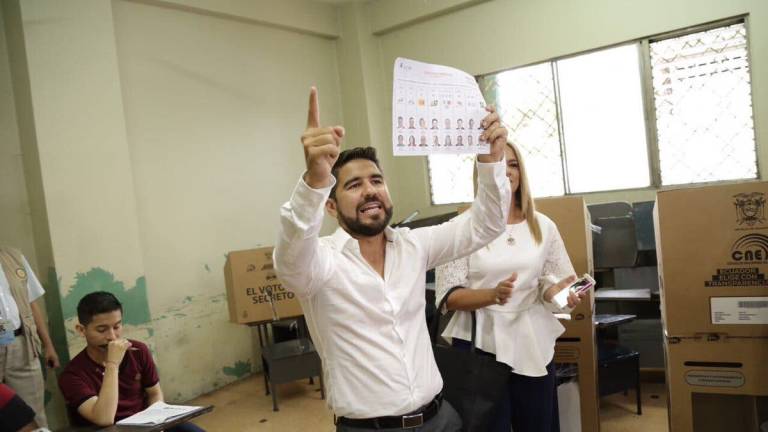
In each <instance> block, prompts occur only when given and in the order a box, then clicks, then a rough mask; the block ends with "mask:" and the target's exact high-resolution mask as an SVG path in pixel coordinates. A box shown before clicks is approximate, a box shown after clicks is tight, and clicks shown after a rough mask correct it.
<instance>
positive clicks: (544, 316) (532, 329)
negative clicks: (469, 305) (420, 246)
mask: <svg viewBox="0 0 768 432" xmlns="http://www.w3.org/2000/svg"><path fill="white" fill-rule="evenodd" d="M462 216H463V215H460V216H458V218H461V217H462ZM536 218H537V219H538V221H539V225H540V226H541V232H542V241H541V243H540V244H538V245H537V244H536V243H535V242H534V240H533V236H532V235H531V232H530V230H529V228H528V222H527V221H523V222H521V223H518V224H511V225H507V231H506V233H504V234H502V235H501V237H499V238H497V239H496V240H494V241H493V242H491V243H490V244H489V245H488V246H487V247H484V248H482V249H480V250H479V251H477V252H475V253H473V254H472V255H470V256H468V257H465V258H462V259H458V260H456V261H453V262H450V263H448V264H445V265H442V266H440V267H438V268H437V271H436V280H435V285H436V299H435V301H436V305H439V304H440V301H441V300H442V298H443V296H444V295H445V293H446V292H447V291H448V290H449V289H450V288H452V287H454V286H463V287H465V288H469V289H483V288H495V287H496V285H497V284H498V283H499V282H500V281H502V280H504V279H506V278H508V277H509V276H510V275H511V274H512V273H513V272H517V281H516V282H515V287H514V289H513V291H512V296H511V297H510V299H509V301H508V302H507V304H505V305H490V306H487V307H485V308H482V309H478V310H477V311H476V315H477V337H476V343H477V347H478V348H479V349H481V350H483V351H486V352H490V353H494V354H496V359H497V360H498V361H500V362H503V363H506V364H508V365H510V366H511V367H512V368H513V371H514V373H516V374H519V375H526V376H532V377H537V376H544V375H546V374H547V370H546V367H547V365H548V364H549V362H550V361H552V358H553V356H554V352H555V341H556V340H557V337H558V336H560V335H561V334H562V333H563V331H564V328H563V326H562V325H560V323H559V322H558V321H557V318H555V317H554V316H553V315H552V313H553V312H561V311H560V310H558V309H557V307H556V306H555V305H553V304H552V303H549V302H546V301H545V300H544V299H543V298H542V294H543V288H547V287H549V286H550V285H551V282H549V281H547V282H544V279H549V280H551V279H552V278H553V277H554V279H555V280H560V279H562V278H564V277H566V276H569V275H571V274H574V270H573V265H572V264H571V260H570V258H569V257H568V253H567V252H566V250H565V245H564V244H563V240H562V238H561V237H560V232H559V231H558V230H557V226H556V225H555V223H554V222H552V220H551V219H549V218H548V217H547V216H545V215H543V214H541V213H538V212H536ZM540 280H541V281H542V283H540ZM471 323H472V320H471V315H470V313H469V312H463V311H456V313H455V314H454V315H453V318H451V321H450V322H449V323H448V326H447V327H446V329H445V331H444V332H443V336H445V337H450V338H459V339H463V340H466V341H469V340H470V339H471V335H470V330H471V328H472V327H471Z"/></svg>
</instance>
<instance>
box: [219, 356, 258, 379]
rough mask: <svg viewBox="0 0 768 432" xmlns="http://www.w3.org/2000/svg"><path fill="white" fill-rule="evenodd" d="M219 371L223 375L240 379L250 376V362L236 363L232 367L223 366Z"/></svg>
mask: <svg viewBox="0 0 768 432" xmlns="http://www.w3.org/2000/svg"><path fill="white" fill-rule="evenodd" d="M221 370H222V372H224V375H228V376H233V377H235V378H238V379H240V378H242V377H244V376H246V375H250V374H251V361H250V360H248V361H237V362H235V364H234V365H233V366H232V367H228V366H224V367H223V368H221Z"/></svg>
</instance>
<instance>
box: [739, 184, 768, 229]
mask: <svg viewBox="0 0 768 432" xmlns="http://www.w3.org/2000/svg"><path fill="white" fill-rule="evenodd" d="M733 198H734V201H733V205H734V206H735V207H736V222H737V223H738V224H739V225H747V226H753V225H755V224H757V223H763V222H765V194H763V193H762V192H751V193H740V194H736V195H734V196H733Z"/></svg>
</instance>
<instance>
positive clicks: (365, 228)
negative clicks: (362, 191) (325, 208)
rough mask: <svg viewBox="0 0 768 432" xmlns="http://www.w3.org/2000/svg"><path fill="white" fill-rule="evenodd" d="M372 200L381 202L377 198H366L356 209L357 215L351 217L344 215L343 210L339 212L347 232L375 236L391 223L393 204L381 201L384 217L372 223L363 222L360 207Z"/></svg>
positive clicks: (340, 221) (341, 222)
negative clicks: (389, 204)
mask: <svg viewBox="0 0 768 432" xmlns="http://www.w3.org/2000/svg"><path fill="white" fill-rule="evenodd" d="M370 202H379V203H381V201H377V200H366V201H365V202H363V203H362V204H360V205H359V206H358V208H356V209H355V217H354V218H349V217H347V216H344V214H343V213H342V212H338V213H337V215H338V218H339V223H340V224H341V226H342V227H345V228H346V229H347V232H349V233H350V234H356V235H358V236H362V237H373V236H375V235H378V234H380V233H381V232H382V231H384V228H386V227H387V225H389V221H390V219H392V210H393V209H392V206H389V207H386V206H384V203H381V207H382V208H383V209H384V217H383V218H382V219H381V220H379V221H375V222H373V224H372V225H366V224H364V223H362V222H360V216H359V210H360V207H362V206H364V205H365V204H368V203H370Z"/></svg>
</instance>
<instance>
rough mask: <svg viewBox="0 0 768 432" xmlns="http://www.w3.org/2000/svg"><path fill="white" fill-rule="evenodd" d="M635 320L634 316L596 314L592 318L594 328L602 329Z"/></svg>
mask: <svg viewBox="0 0 768 432" xmlns="http://www.w3.org/2000/svg"><path fill="white" fill-rule="evenodd" d="M635 318H637V316H636V315H613V314H597V315H595V316H594V318H593V322H594V323H595V327H597V328H599V329H604V328H608V327H615V326H618V325H621V324H624V323H628V322H630V321H634V320H635Z"/></svg>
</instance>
